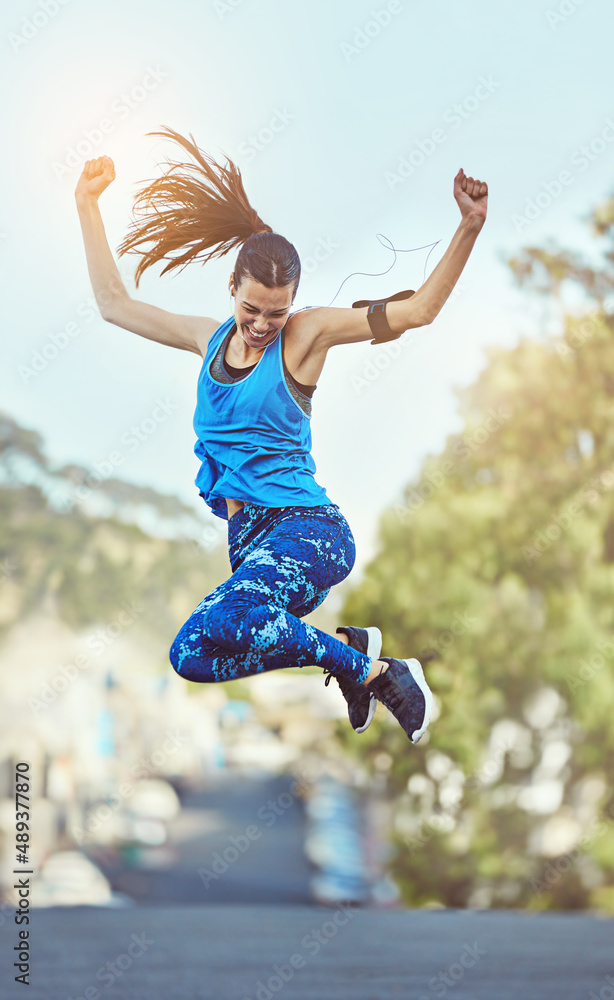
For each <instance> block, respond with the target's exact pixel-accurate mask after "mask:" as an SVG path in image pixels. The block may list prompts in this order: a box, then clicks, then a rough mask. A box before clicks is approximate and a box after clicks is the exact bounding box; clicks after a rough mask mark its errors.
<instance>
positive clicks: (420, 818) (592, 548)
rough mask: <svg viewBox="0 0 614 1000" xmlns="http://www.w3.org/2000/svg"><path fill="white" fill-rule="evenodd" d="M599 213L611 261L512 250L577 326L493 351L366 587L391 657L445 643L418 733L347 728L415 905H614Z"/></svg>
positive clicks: (608, 466)
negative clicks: (355, 732)
mask: <svg viewBox="0 0 614 1000" xmlns="http://www.w3.org/2000/svg"><path fill="white" fill-rule="evenodd" d="M590 222H591V224H592V230H593V234H594V236H595V238H596V241H598V242H599V241H600V245H599V249H600V250H601V251H602V255H603V263H602V266H600V267H592V266H590V265H589V264H587V263H585V262H583V261H582V260H580V259H579V257H578V255H576V254H574V253H571V252H569V251H563V250H557V249H556V248H552V247H550V248H547V249H543V248H537V247H528V248H525V249H523V250H522V252H521V253H520V254H519V255H518V256H517V257H515V258H511V259H509V260H508V261H507V263H508V265H509V267H510V268H511V271H512V274H513V275H514V279H515V281H516V282H517V284H518V286H519V287H522V288H525V289H526V290H527V292H528V293H531V294H534V295H541V296H546V297H548V301H549V302H551V303H553V304H555V305H557V306H558V309H559V313H560V316H561V321H560V323H561V325H560V330H559V332H558V333H557V334H556V335H553V334H548V335H545V336H544V337H543V339H541V340H530V339H527V338H522V339H521V340H520V341H519V342H518V344H517V346H516V347H514V348H513V349H511V350H510V349H501V348H492V349H490V350H489V351H488V362H487V365H486V367H485V368H484V369H483V370H482V372H481V373H480V374H479V376H478V377H477V378H476V380H475V382H474V383H473V384H472V385H470V386H469V387H468V388H466V389H463V390H457V393H458V396H459V400H460V413H461V416H462V418H463V420H464V428H463V430H462V431H461V432H460V433H458V434H453V435H451V436H449V438H448V439H447V442H446V445H445V447H444V449H443V451H442V453H441V454H440V455H437V456H429V457H428V458H427V460H426V461H425V463H424V465H423V467H422V470H421V473H420V476H419V478H418V480H417V481H414V482H412V483H410V484H409V485H408V486H407V488H406V490H405V492H404V495H403V497H402V498H401V500H400V502H399V503H397V504H395V505H394V506H393V507H392V508H391V509H389V510H387V511H386V512H385V513H384V515H383V517H382V519H381V523H380V535H379V551H378V554H377V557H376V558H375V559H374V560H373V561H372V562H371V564H370V565H369V566H368V567H367V569H366V571H365V574H364V577H363V579H362V580H361V582H360V583H359V584H357V585H356V586H355V587H354V588H353V589H352V590H350V591H349V592H348V593H347V597H346V602H345V606H344V609H343V617H344V619H345V620H347V621H352V622H354V623H356V624H361V623H362V624H369V623H372V622H373V621H376V622H377V623H378V625H380V627H381V629H382V632H383V633H384V637H385V645H384V650H383V652H384V655H415V656H417V657H418V658H419V659H422V660H424V661H425V662H427V661H428V660H429V656H431V657H433V658H432V659H431V660H430V662H427V666H426V671H427V672H428V678H429V683H430V685H431V687H432V689H433V691H434V693H435V695H436V709H437V712H438V713H439V717H438V718H436V719H435V721H434V722H433V724H432V726H431V728H430V730H429V732H428V734H427V736H426V737H425V738H424V740H423V741H422V742H421V744H420V746H419V747H416V748H414V747H412V746H411V745H410V744H409V743H408V741H407V738H406V736H405V734H404V733H403V732H402V731H401V730H400V728H399V727H398V725H397V724H396V722H395V721H394V720H393V719H392V717H391V716H390V715H389V713H387V712H386V710H385V708H383V706H380V707H379V708H378V713H377V716H376V719H375V720H374V723H373V724H372V726H371V727H370V729H369V730H368V731H367V733H365V734H364V736H362V737H361V738H360V741H356V740H355V739H352V738H351V736H352V734H350V736H349V737H348V734H347V732H346V730H345V729H343V728H342V727H340V728H339V739H340V740H341V741H342V742H343V744H344V746H345V747H346V749H347V751H348V752H353V753H355V754H356V755H359V756H362V757H363V760H364V761H365V763H366V765H367V766H368V767H369V768H370V769H371V770H372V771H373V772H376V771H379V772H380V773H383V774H384V775H385V776H386V782H385V785H386V796H387V798H388V801H389V804H390V813H391V827H392V840H393V846H394V850H395V853H394V858H393V861H392V868H391V871H392V874H393V876H394V877H396V879H397V881H398V883H399V884H400V886H401V887H402V893H403V899H404V901H405V902H406V903H408V904H410V905H421V904H425V903H429V902H431V903H440V904H444V905H448V906H467V905H470V906H514V907H528V908H533V909H545V908H586V907H591V908H599V909H602V910H605V911H608V912H614V822H613V821H614V797H613V793H612V787H613V783H614V724H613V721H612V720H613V719H614V670H613V665H614V296H612V289H613V288H614V199H611V200H609V201H608V202H607V203H606V204H605V205H601V206H599V207H598V208H597V209H596V210H595V211H594V212H593V214H592V216H591V217H590ZM568 290H570V291H573V294H574V295H575V297H576V299H577V297H578V293H580V295H581V298H582V302H583V305H582V309H581V312H580V314H577V312H576V313H574V312H573V311H572V310H571V309H570V308H569V306H566V305H565V303H564V298H565V294H566V293H567V291H568ZM391 721H392V723H393V724H392V725H390V722H391Z"/></svg>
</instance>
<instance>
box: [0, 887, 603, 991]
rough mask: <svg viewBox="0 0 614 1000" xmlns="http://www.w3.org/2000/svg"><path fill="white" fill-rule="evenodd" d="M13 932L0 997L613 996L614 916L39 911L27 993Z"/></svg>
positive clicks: (300, 908)
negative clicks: (17, 975)
mask: <svg viewBox="0 0 614 1000" xmlns="http://www.w3.org/2000/svg"><path fill="white" fill-rule="evenodd" d="M14 936H15V928H14V927H12V926H11V925H9V924H8V923H7V924H6V925H5V926H4V928H3V930H2V932H1V934H0V938H1V940H0V949H1V953H2V954H1V958H2V970H3V971H2V979H3V986H4V984H5V983H6V988H5V989H3V991H2V996H3V1000H17V998H20V1000H21V998H23V997H24V996H26V995H27V996H28V998H29V1000H83V998H85V1000H99V998H101V997H109V998H112V1000H248V998H249V1000H272V998H273V997H274V996H278V995H279V996H281V997H283V998H284V1000H315V998H316V997H317V998H319V1000H398V998H403V1000H409V998H412V1000H435V998H436V997H441V996H444V995H447V994H449V1000H508V998H514V1000H589V997H590V1000H593V998H594V997H600V1000H608V998H611V997H612V996H613V995H614V988H613V986H614V948H613V942H614V920H611V919H608V920H606V919H599V918H596V917H594V916H589V915H575V914H573V915H572V914H533V915H529V914H526V913H517V912H510V911H501V910H499V911H464V910H429V911H425V910H374V909H366V908H365V909H355V910H351V909H350V910H344V909H343V908H342V907H318V906H305V905H297V906H288V905H275V906H272V905H269V906H262V905H252V906H249V905H235V904H232V903H227V904H212V905H209V906H204V907H195V906H186V907H181V908H179V907H165V908H162V907H132V908H127V909H123V910H108V909H93V908H87V907H81V908H74V909H64V908H62V909H55V910H38V911H36V912H35V913H34V915H33V922H32V925H31V954H32V975H31V985H30V986H29V988H27V989H26V988H24V987H23V986H21V985H19V984H12V976H11V974H10V973H9V972H8V970H9V969H10V961H11V960H10V958H9V954H8V952H9V948H10V947H11V946H12V941H10V940H9V939H10V938H12V937H14ZM442 976H443V978H441V977H442ZM608 976H609V977H610V978H609V979H608V978H607V977H608ZM610 984H613V985H610ZM590 991H593V994H591V992H590Z"/></svg>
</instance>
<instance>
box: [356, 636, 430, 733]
mask: <svg viewBox="0 0 614 1000" xmlns="http://www.w3.org/2000/svg"><path fill="white" fill-rule="evenodd" d="M378 659H383V660H384V661H385V662H386V663H388V664H389V666H388V669H387V670H384V672H383V673H382V674H380V675H379V677H374V678H373V680H372V681H370V682H369V684H368V685H366V687H367V690H369V688H373V694H374V695H376V697H377V698H378V700H379V701H381V702H383V704H384V705H385V706H386V708H387V709H389V711H391V712H392V714H393V715H394V717H395V718H396V719H397V721H398V722H399V723H400V724H401V726H402V727H403V729H404V730H405V732H406V733H407V735H408V737H409V739H410V740H411V742H412V743H418V741H419V740H420V739H421V738H422V736H424V733H425V732H426V729H427V726H428V724H429V722H430V718H431V712H432V710H433V695H432V692H431V689H430V688H429V686H428V684H427V683H426V680H425V678H424V673H423V670H422V666H421V665H420V663H419V662H418V660H414V659H412V660H394V659H391V658H389V657H387V656H382V657H378Z"/></svg>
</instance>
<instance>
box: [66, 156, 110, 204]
mask: <svg viewBox="0 0 614 1000" xmlns="http://www.w3.org/2000/svg"><path fill="white" fill-rule="evenodd" d="M114 180H115V164H114V163H113V160H112V159H111V157H110V156H99V157H98V159H96V160H86V161H85V166H84V167H83V173H82V174H81V176H80V178H79V180H78V182H77V186H76V188H75V197H76V198H79V197H88V198H94V199H95V200H97V199H98V198H99V197H100V195H101V194H102V192H103V191H104V189H105V188H107V187H108V186H109V184H110V183H111V181H114Z"/></svg>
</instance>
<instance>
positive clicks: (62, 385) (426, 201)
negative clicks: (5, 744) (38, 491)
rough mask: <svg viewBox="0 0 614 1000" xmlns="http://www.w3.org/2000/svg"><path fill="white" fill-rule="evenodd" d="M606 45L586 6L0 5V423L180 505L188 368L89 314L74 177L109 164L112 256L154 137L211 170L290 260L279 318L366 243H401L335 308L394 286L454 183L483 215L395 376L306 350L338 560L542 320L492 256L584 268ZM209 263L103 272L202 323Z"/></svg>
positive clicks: (606, 105) (402, 283)
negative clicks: (313, 375) (172, 139)
mask: <svg viewBox="0 0 614 1000" xmlns="http://www.w3.org/2000/svg"><path fill="white" fill-rule="evenodd" d="M613 29H614V11H613V9H612V6H611V4H610V3H609V2H608V0H585V2H579V0H561V2H560V3H558V4H557V3H554V2H553V3H552V4H549V3H548V2H535V0H516V2H515V3H514V4H504V5H495V4H493V3H492V2H490V0H466V2H464V3H462V4H460V3H457V2H454V0H439V2H430V3H429V2H427V0H389V2H387V3H384V2H380V3H373V2H365V3H363V2H356V0H351V2H350V0H337V2H335V3H331V2H330V0H293V2H292V3H289V2H283V0H175V2H174V3H173V4H172V5H169V4H168V3H167V2H164V3H163V2H161V0H147V2H145V0H122V2H121V3H120V2H119V0H104V3H103V2H102V0H63V2H62V0H20V2H18V3H11V4H4V5H3V6H2V10H1V12H0V44H1V45H2V46H3V58H2V60H1V62H0V82H1V84H2V93H3V94H4V95H5V100H4V102H3V103H4V108H3V111H2V123H3V136H4V140H5V143H4V156H3V158H2V167H1V170H2V175H3V183H2V190H3V193H4V198H3V199H2V207H1V208H0V266H1V268H2V277H3V281H2V296H1V301H0V315H1V318H2V330H3V337H2V345H3V346H2V355H3V357H2V366H1V373H0V379H1V381H0V408H1V409H3V410H5V411H7V412H9V413H10V414H11V415H12V416H14V417H15V418H16V419H17V420H18V421H19V422H20V423H22V424H24V425H25V426H27V427H30V428H33V429H36V430H38V431H39V432H40V433H41V434H42V435H43V438H44V441H45V445H46V451H47V454H48V456H49V459H50V460H51V462H52V463H55V464H56V465H61V464H63V463H66V462H78V463H80V464H81V465H84V466H86V467H87V468H90V469H95V468H96V465H97V464H98V465H99V464H100V463H103V462H105V460H108V457H109V455H111V454H112V453H115V454H116V455H117V454H119V455H120V456H121V462H118V463H117V467H116V468H115V469H114V474H116V475H119V476H122V477H123V478H126V479H128V480H130V481H132V482H135V483H139V484H147V485H151V486H154V487H155V488H157V489H159V490H161V491H162V492H164V493H174V494H176V495H178V496H180V497H181V499H182V500H184V501H185V502H186V503H188V504H190V505H191V506H192V507H194V509H196V510H199V511H201V510H203V509H204V505H203V502H202V500H201V498H200V497H199V496H198V490H197V489H196V487H195V485H194V478H195V476H196V473H197V471H198V462H197V459H196V457H195V456H194V453H193V447H194V443H195V434H194V431H193V428H192V417H193V412H194V407H195V400H196V383H197V379H198V374H199V370H200V364H201V362H200V359H199V358H198V357H197V356H196V355H194V354H190V353H188V352H184V351H180V350H175V349H173V348H169V347H166V346H163V345H159V344H156V343H153V342H151V341H148V340H146V339H144V338H141V337H138V336H136V335H134V334H132V333H129V332H128V331H125V330H121V329H119V328H117V327H114V326H112V325H110V324H108V323H105V322H103V321H102V319H101V318H100V316H99V314H98V312H97V310H96V308H95V304H94V302H93V299H92V291H91V287H90V284H89V278H88V273H87V267H86V262H85V254H84V250H83V243H82V239H81V233H80V228H79V220H78V216H77V212H76V208H75V201H74V189H75V185H76V183H77V180H78V177H79V174H80V171H81V169H82V165H83V162H84V160H85V159H87V158H93V157H94V156H100V155H103V154H106V155H109V156H111V157H112V158H113V160H114V163H115V168H116V174H117V179H116V181H115V182H114V183H113V184H112V185H111V186H110V187H109V188H108V189H107V190H106V191H105V192H104V193H103V195H102V197H101V199H100V207H101V211H102V215H103V219H104V222H105V226H106V231H107V236H108V239H109V243H110V245H111V247H112V248H113V250H116V248H117V246H118V244H119V243H120V241H121V240H122V238H123V236H124V235H125V232H126V229H127V226H128V223H129V220H130V216H131V207H132V199H133V197H134V195H135V193H136V191H137V190H138V189H139V186H141V185H142V182H143V181H146V180H148V179H151V178H153V177H154V176H156V175H157V174H158V173H159V170H160V167H159V164H160V163H161V162H163V161H164V159H165V158H166V156H167V155H173V147H172V144H170V143H167V142H161V141H160V140H159V139H158V138H156V137H152V136H148V135H147V133H149V132H152V131H155V130H156V129H160V128H161V127H163V126H166V125H168V126H170V127H172V128H174V129H176V130H178V131H179V132H182V133H183V134H185V135H187V134H189V133H192V134H193V136H194V139H195V140H196V142H197V144H198V145H199V146H200V147H201V148H203V149H205V150H206V151H207V152H209V153H210V154H211V155H213V156H214V157H216V158H218V159H221V160H223V159H224V157H225V156H229V157H231V158H232V159H233V160H234V161H235V162H236V164H237V165H238V166H239V167H240V169H241V171H242V174H243V180H244V185H245V188H246V191H247V193H248V196H249V198H250V201H251V203H252V205H253V206H254V207H255V208H256V210H257V211H258V212H259V214H260V216H261V218H263V220H264V221H265V222H266V223H267V224H269V225H270V226H271V227H272V228H273V229H275V231H277V232H280V233H282V234H283V235H284V236H286V237H287V238H288V239H289V240H290V241H291V242H293V243H294V244H295V246H296V247H297V249H298V251H299V254H300V255H301V258H302V261H303V278H302V281H301V285H300V288H299V291H298V295H297V298H296V302H295V306H296V308H300V307H302V306H305V305H310V306H317V305H328V304H329V303H331V301H332V300H333V298H334V297H335V295H336V293H337V291H338V289H339V286H340V285H341V284H342V282H343V281H344V279H345V278H346V277H347V276H348V275H350V274H352V273H353V272H367V273H368V274H370V275H373V274H378V273H380V272H384V271H387V269H388V268H390V265H391V264H392V262H393V255H392V253H391V252H390V250H388V249H386V247H385V246H384V245H382V242H381V241H380V240H379V239H378V234H381V235H382V237H383V238H385V242H387V241H391V242H392V244H393V245H394V246H395V247H397V248H399V249H402V250H413V248H424V249H416V250H413V252H411V253H399V254H398V258H397V262H396V264H395V266H394V267H393V268H392V270H390V271H388V273H386V274H385V275H382V276H381V277H365V276H360V275H356V276H353V277H351V278H350V280H348V281H346V282H345V284H343V287H342V289H341V291H340V293H339V295H338V296H337V297H336V298H335V299H334V304H335V305H337V306H344V307H347V306H349V305H351V303H352V301H354V300H355V299H357V298H377V297H379V296H381V295H390V294H392V293H393V292H395V291H398V290H400V289H403V288H413V289H417V288H418V287H419V286H420V284H422V283H423V281H424V280H425V278H426V277H427V276H428V274H430V273H431V271H432V270H433V268H434V267H435V265H436V263H437V261H438V260H440V259H441V257H442V256H443V254H444V253H445V250H446V248H447V246H448V245H449V243H450V240H451V239H452V236H453V234H454V232H455V230H456V228H457V226H458V224H459V222H460V211H459V208H458V206H457V204H456V202H455V200H454V196H453V180H454V176H455V174H456V173H457V171H458V169H459V167H462V168H463V169H464V170H465V172H466V173H467V174H468V175H470V176H473V177H477V178H479V179H481V180H485V181H486V182H487V183H488V186H489V205H488V218H487V220H486V223H485V225H484V227H483V229H482V231H481V232H480V234H479V236H478V239H477V241H476V244H475V246H474V248H473V251H472V253H471V256H470V258H469V261H468V263H467V265H466V267H465V269H464V271H463V274H462V276H461V278H460V281H459V283H458V285H457V287H456V289H455V291H454V293H453V295H452V296H451V297H450V299H449V300H448V302H447V303H446V304H445V305H444V307H443V309H442V311H441V312H440V314H439V315H438V316H437V318H436V319H435V321H434V322H433V323H432V324H431V325H429V326H428V327H424V328H422V329H419V330H415V331H412V332H410V333H407V334H406V335H405V336H404V337H403V338H402V339H401V340H400V341H398V342H396V345H397V347H398V348H399V349H398V351H396V353H395V356H393V355H392V353H391V352H390V351H389V350H388V349H387V348H385V347H382V346H378V347H374V346H372V345H370V344H369V343H367V344H355V345H344V346H339V347H336V348H334V349H333V350H331V351H330V353H329V356H328V358H327V362H326V366H325V369H324V372H323V374H322V376H321V378H320V381H319V384H318V388H317V390H316V393H315V395H314V400H313V404H314V405H313V418H312V434H313V445H314V447H313V455H314V458H315V461H316V464H317V474H316V478H317V480H318V482H319V483H320V484H321V485H324V486H325V487H326V489H327V492H328V495H329V496H330V497H331V499H333V500H334V501H335V502H336V503H338V504H339V505H340V507H341V509H342V510H343V512H344V513H345V515H346V517H347V518H348V520H349V522H350V525H351V526H352V529H353V531H354V534H355V537H356V541H357V547H358V557H357V567H360V566H363V565H364V564H365V561H366V560H367V559H369V558H370V557H371V556H372V555H373V554H374V553H375V552H376V545H377V522H378V517H379V515H380V513H381V512H382V511H383V510H384V508H386V507H387V506H388V505H390V504H394V503H395V502H396V501H397V500H398V499H399V498H400V495H401V491H402V489H403V486H404V485H405V484H406V483H407V482H408V481H411V480H415V479H416V477H417V476H418V475H419V470H420V467H421V463H422V462H423V460H424V458H425V457H426V455H428V454H436V453H437V452H438V451H439V450H440V449H441V448H442V447H443V445H444V443H445V440H446V436H447V435H448V434H450V433H451V432H453V431H458V430H460V428H461V421H460V418H459V416H458V400H457V396H456V392H455V390H456V388H457V387H462V386H465V385H468V384H470V383H471V382H472V381H473V380H474V379H475V377H476V375H477V374H478V372H479V371H480V370H481V369H482V368H483V367H484V365H485V363H486V355H485V349H486V348H487V347H488V346H489V345H501V346H504V347H505V346H508V347H511V346H513V345H514V344H515V343H516V342H517V341H518V339H519V337H521V336H526V335H530V336H540V335H543V330H544V328H545V325H546V324H547V323H548V322H551V321H552V316H551V308H550V306H549V305H548V304H547V303H545V302H542V301H540V300H539V299H538V298H536V296H535V295H534V294H530V293H529V292H527V291H526V290H520V289H518V288H517V287H516V286H515V284H514V282H513V281H512V277H511V271H510V269H509V266H508V265H507V263H506V261H507V260H508V259H509V258H511V257H513V256H514V255H516V254H517V253H518V252H519V251H520V249H521V248H522V247H523V246H529V245H534V246H535V245H545V244H548V243H550V244H552V245H559V246H561V247H566V248H569V249H573V250H576V251H578V252H580V253H582V254H584V255H585V256H586V257H587V259H589V260H593V261H595V260H598V256H597V251H598V243H597V241H596V239H595V237H594V236H593V235H592V234H591V232H590V227H589V225H588V222H587V219H588V215H589V213H590V212H591V210H592V209H593V208H594V207H595V206H596V205H598V204H599V203H601V202H603V201H604V200H606V199H607V198H608V197H609V196H611V195H612V194H613V193H614V172H613V167H614V91H613V89H612V86H611V84H612V72H611V38H612V32H613ZM432 244H436V245H435V246H434V248H433V247H432V246H431V245H432ZM234 257H235V255H229V256H227V257H225V258H223V259H222V260H220V261H216V262H213V263H211V264H208V265H206V266H205V267H202V266H201V265H200V264H199V263H195V264H192V265H190V266H189V267H188V268H186V269H185V271H183V272H182V273H180V274H175V275H166V276H164V277H160V276H159V270H160V268H152V269H150V270H149V271H148V272H146V274H145V276H144V277H143V279H142V281H141V284H140V285H139V288H138V290H136V289H135V287H134V281H133V274H134V270H135V267H136V260H137V259H136V258H135V257H132V256H128V257H127V256H125V257H122V258H121V259H119V267H120V271H121V273H122V277H123V278H124V281H125V283H126V287H127V289H128V291H129V293H130V294H131V295H132V296H133V297H134V298H138V299H141V300H143V301H147V302H150V303H152V304H153V305H157V306H159V307H161V308H164V309H167V310H170V311H171V312H176V313H186V314H192V315H203V316H211V317H213V318H215V319H217V320H218V321H219V322H222V321H224V320H225V319H227V318H228V317H229V316H230V315H231V311H232V310H231V309H230V305H229V302H230V300H229V295H228V290H227V285H228V277H229V274H230V272H231V270H232V264H233V261H234ZM427 258H428V259H427ZM116 259H118V258H117V256H116ZM161 403H162V405H161ZM153 414H155V417H154V416H152V415H153ZM135 427H136V428H137V431H139V433H137V437H138V439H139V441H138V446H136V447H134V446H132V445H128V444H127V442H128V441H130V440H132V438H133V437H134V428H135Z"/></svg>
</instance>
